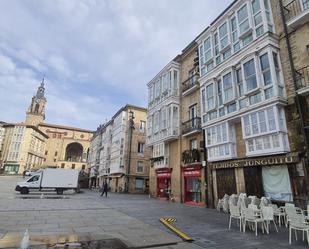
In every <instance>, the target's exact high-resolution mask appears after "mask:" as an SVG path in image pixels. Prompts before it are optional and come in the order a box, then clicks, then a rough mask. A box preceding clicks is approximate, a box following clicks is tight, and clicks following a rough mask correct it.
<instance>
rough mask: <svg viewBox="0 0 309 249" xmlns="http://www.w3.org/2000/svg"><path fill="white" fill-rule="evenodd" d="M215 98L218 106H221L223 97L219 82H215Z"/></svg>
mask: <svg viewBox="0 0 309 249" xmlns="http://www.w3.org/2000/svg"><path fill="white" fill-rule="evenodd" d="M217 96H218V105H219V106H222V105H223V96H222V85H221V80H218V82H217Z"/></svg>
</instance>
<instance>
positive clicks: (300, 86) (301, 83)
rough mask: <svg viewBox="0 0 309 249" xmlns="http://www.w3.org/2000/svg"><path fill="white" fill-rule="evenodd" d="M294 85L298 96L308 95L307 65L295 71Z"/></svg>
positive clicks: (308, 74) (308, 71) (308, 70)
mask: <svg viewBox="0 0 309 249" xmlns="http://www.w3.org/2000/svg"><path fill="white" fill-rule="evenodd" d="M296 85H297V92H298V94H300V95H308V94H309V65H307V66H305V67H303V68H301V69H298V70H296Z"/></svg>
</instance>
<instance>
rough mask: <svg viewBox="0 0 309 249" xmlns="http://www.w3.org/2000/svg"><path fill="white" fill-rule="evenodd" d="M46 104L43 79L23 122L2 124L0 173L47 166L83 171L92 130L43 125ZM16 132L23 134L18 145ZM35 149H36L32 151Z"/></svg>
mask: <svg viewBox="0 0 309 249" xmlns="http://www.w3.org/2000/svg"><path fill="white" fill-rule="evenodd" d="M46 103H47V100H46V97H45V86H44V80H43V81H42V82H41V85H40V86H39V87H38V89H37V92H36V94H35V95H34V96H33V97H32V99H31V103H30V106H29V108H28V110H27V112H26V120H25V122H23V123H18V124H15V123H13V124H12V123H2V125H1V126H2V129H3V130H4V138H3V142H2V144H3V146H2V147H3V149H2V153H1V160H0V162H1V165H0V166H1V168H2V170H3V171H5V172H7V173H22V172H23V171H24V170H36V169H38V168H46V167H49V168H70V169H79V170H83V169H86V161H87V153H88V150H89V145H90V139H91V137H92V135H93V133H92V131H90V130H86V129H81V128H75V127H69V126H63V125H56V124H48V123H44V121H45V107H46ZM19 127H24V128H19ZM15 130H16V131H22V132H24V133H25V134H22V133H21V135H19V134H17V135H19V137H18V138H20V141H17V142H18V143H17V142H16V141H15V140H14V139H15V137H17V135H16V136H15V135H14V134H15V133H14V132H15ZM35 134H37V135H35ZM18 145H20V146H18ZM28 145H29V146H28ZM34 148H37V149H38V150H37V151H34ZM13 150H14V151H13Z"/></svg>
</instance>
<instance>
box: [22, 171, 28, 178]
mask: <svg viewBox="0 0 309 249" xmlns="http://www.w3.org/2000/svg"><path fill="white" fill-rule="evenodd" d="M26 172H27V171H26V170H24V172H23V178H25V176H26Z"/></svg>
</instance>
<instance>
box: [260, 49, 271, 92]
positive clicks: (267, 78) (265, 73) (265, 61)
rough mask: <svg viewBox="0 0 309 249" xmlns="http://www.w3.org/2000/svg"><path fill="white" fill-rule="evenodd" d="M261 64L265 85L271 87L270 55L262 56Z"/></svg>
mask: <svg viewBox="0 0 309 249" xmlns="http://www.w3.org/2000/svg"><path fill="white" fill-rule="evenodd" d="M260 63H261V70H262V74H263V81H264V85H265V86H267V85H270V84H272V82H271V73H270V66H269V60H268V54H267V53H266V54H263V55H262V56H260Z"/></svg>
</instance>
